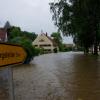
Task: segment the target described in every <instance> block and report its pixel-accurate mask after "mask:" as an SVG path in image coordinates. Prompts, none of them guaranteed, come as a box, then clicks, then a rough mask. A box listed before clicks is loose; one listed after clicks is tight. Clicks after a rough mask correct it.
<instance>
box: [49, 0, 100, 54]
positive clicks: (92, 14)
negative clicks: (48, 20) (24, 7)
mask: <svg viewBox="0 0 100 100" xmlns="http://www.w3.org/2000/svg"><path fill="white" fill-rule="evenodd" d="M68 1H69V2H68ZM99 5H100V0H96V1H95V0H59V1H58V2H52V3H50V9H51V11H52V13H53V20H54V21H55V25H56V26H57V27H58V29H59V30H60V31H62V33H64V35H72V36H73V37H74V40H77V42H76V43H78V44H79V45H81V46H83V47H84V51H86V52H88V49H89V48H90V47H92V46H94V54H98V52H97V47H98V45H99V43H100V32H99V29H100V11H99V9H100V6H99Z"/></svg>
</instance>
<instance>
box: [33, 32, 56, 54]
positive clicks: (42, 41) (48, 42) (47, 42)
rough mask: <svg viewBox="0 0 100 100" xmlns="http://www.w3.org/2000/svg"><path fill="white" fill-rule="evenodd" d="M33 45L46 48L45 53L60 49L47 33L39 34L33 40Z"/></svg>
mask: <svg viewBox="0 0 100 100" xmlns="http://www.w3.org/2000/svg"><path fill="white" fill-rule="evenodd" d="M32 45H33V46H35V47H37V48H41V49H43V50H44V53H53V52H54V50H55V49H56V50H57V51H58V46H57V44H56V42H55V41H54V40H53V39H52V38H51V37H49V36H48V35H47V33H46V34H44V33H42V34H40V35H38V36H37V38H36V39H35V40H34V41H33V42H32Z"/></svg>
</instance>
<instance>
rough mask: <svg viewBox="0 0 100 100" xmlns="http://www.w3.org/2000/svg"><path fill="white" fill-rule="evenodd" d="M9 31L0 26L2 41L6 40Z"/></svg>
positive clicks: (0, 39)
mask: <svg viewBox="0 0 100 100" xmlns="http://www.w3.org/2000/svg"><path fill="white" fill-rule="evenodd" d="M6 35H7V32H6V30H5V29H3V28H0V41H5V39H6Z"/></svg>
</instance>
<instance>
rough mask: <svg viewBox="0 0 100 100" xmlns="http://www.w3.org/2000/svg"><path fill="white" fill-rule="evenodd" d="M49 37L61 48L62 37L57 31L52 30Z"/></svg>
mask: <svg viewBox="0 0 100 100" xmlns="http://www.w3.org/2000/svg"><path fill="white" fill-rule="evenodd" d="M51 37H53V39H54V41H55V42H56V43H57V45H58V47H59V50H60V51H61V50H62V37H61V34H60V33H59V32H53V33H52V34H51Z"/></svg>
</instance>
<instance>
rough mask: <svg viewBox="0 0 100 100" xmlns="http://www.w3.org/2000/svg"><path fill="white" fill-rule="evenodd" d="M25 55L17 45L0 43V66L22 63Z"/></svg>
mask: <svg viewBox="0 0 100 100" xmlns="http://www.w3.org/2000/svg"><path fill="white" fill-rule="evenodd" d="M26 57H27V54H26V52H25V50H24V49H23V48H22V47H21V46H19V45H13V44H6V43H0V66H7V65H13V64H19V63H23V62H24V61H25V59H26Z"/></svg>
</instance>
